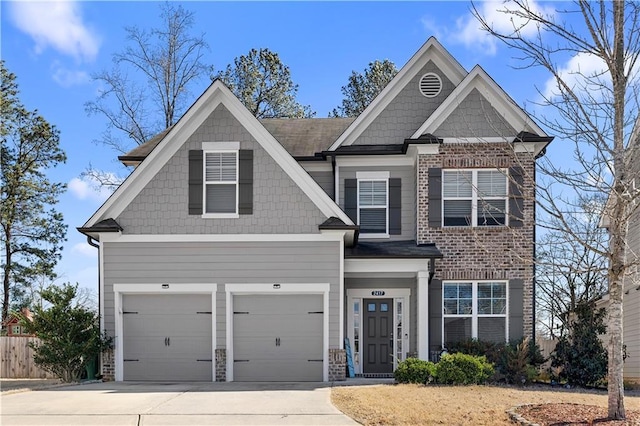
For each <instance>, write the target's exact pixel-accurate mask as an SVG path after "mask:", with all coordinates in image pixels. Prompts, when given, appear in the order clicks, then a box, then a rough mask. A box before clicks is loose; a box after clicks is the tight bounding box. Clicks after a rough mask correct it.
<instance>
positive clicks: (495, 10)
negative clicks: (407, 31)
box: [421, 0, 554, 56]
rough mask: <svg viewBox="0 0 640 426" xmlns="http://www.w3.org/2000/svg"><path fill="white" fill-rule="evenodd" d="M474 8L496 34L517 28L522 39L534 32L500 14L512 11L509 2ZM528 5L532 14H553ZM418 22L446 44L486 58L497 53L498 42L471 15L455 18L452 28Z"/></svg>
mask: <svg viewBox="0 0 640 426" xmlns="http://www.w3.org/2000/svg"><path fill="white" fill-rule="evenodd" d="M478 6H479V7H478V12H479V13H480V15H481V16H482V17H483V18H484V19H485V20H486V21H487V23H488V24H489V25H490V26H491V27H492V28H493V29H495V30H496V31H497V32H499V33H505V34H509V33H511V32H513V31H514V28H518V29H520V32H521V34H522V36H524V37H531V36H533V35H535V34H536V32H537V27H536V25H535V24H533V23H527V21H526V20H525V19H523V18H519V17H517V16H514V15H512V14H509V13H504V12H501V11H505V10H514V9H515V8H514V6H513V5H511V4H510V3H509V2H504V1H496V0H491V1H485V2H481V3H478ZM529 6H530V7H531V8H532V10H534V11H535V12H536V13H542V14H543V15H552V14H553V13H554V11H553V9H551V8H544V7H541V6H540V5H539V4H538V3H536V2H535V1H530V2H529ZM421 21H422V25H423V26H424V28H425V30H426V31H427V32H429V33H430V34H433V35H436V37H445V38H446V39H447V40H448V41H450V42H453V43H458V44H463V45H464V46H465V47H467V48H468V49H473V50H474V51H481V52H484V53H485V54H486V55H490V56H494V55H495V54H496V53H497V45H498V39H497V38H495V37H494V36H492V35H491V34H489V33H488V32H486V31H484V30H482V29H481V25H480V22H479V21H478V19H477V18H476V17H475V16H473V14H471V13H468V14H466V15H463V16H461V17H459V18H458V19H456V22H455V25H454V26H453V29H449V28H447V27H446V26H444V25H437V24H435V21H434V20H433V19H431V18H430V17H428V16H425V17H423V18H422V20H421Z"/></svg>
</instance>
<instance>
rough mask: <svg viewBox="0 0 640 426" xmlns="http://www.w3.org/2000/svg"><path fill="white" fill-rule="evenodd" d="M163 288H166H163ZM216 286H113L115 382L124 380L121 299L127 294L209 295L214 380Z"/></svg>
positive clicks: (214, 374)
mask: <svg viewBox="0 0 640 426" xmlns="http://www.w3.org/2000/svg"><path fill="white" fill-rule="evenodd" d="M163 286H168V287H166V288H163ZM217 291H218V285H217V284H173V283H154V284H123V283H119V284H113V293H114V309H113V311H114V315H115V318H114V319H115V334H116V335H115V339H114V340H115V342H114V347H115V350H114V357H115V360H114V361H115V367H116V368H115V380H116V381H117V382H121V381H122V380H124V348H123V341H122V337H123V335H124V334H123V333H124V330H123V321H122V297H123V296H124V295H127V294H205V295H206V294H210V295H211V321H212V324H211V357H212V359H213V362H212V363H211V378H212V381H215V380H216V363H215V356H216V338H217V336H216V293H217Z"/></svg>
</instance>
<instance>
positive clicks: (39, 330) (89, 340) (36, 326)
mask: <svg viewBox="0 0 640 426" xmlns="http://www.w3.org/2000/svg"><path fill="white" fill-rule="evenodd" d="M76 291H77V286H73V285H69V284H65V285H64V286H63V287H56V286H52V287H49V288H47V289H44V290H42V293H41V294H42V298H43V299H44V300H45V301H47V302H48V303H49V304H50V305H51V306H50V307H48V308H47V309H43V308H42V307H41V306H36V307H35V309H34V316H33V322H30V321H23V322H22V325H24V326H25V327H26V329H27V331H28V332H29V333H34V334H35V335H36V336H37V337H39V338H40V343H38V344H36V343H30V346H31V348H33V349H34V351H35V354H34V357H33V359H34V361H35V363H36V364H37V365H38V366H40V367H42V368H43V369H45V370H47V371H50V372H52V373H53V374H55V375H56V376H57V377H59V378H60V379H61V380H62V381H64V382H73V381H76V380H79V379H80V377H81V376H82V373H83V372H84V371H85V367H86V366H87V364H88V363H90V362H93V361H94V360H95V358H96V357H97V356H98V354H100V353H101V352H102V351H104V350H105V349H107V348H109V347H110V346H111V339H110V338H109V337H107V336H106V335H104V334H102V333H101V332H100V326H99V320H98V315H96V314H95V313H94V312H92V311H91V310H89V309H87V308H84V307H82V306H80V305H78V304H77V302H75V301H74V299H75V297H76Z"/></svg>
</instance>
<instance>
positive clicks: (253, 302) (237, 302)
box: [233, 294, 323, 315]
mask: <svg viewBox="0 0 640 426" xmlns="http://www.w3.org/2000/svg"><path fill="white" fill-rule="evenodd" d="M322 304H323V300H322V296H321V295H318V294H300V295H298V294H282V295H277V296H275V295H274V296H271V295H269V296H266V295H252V296H236V297H235V298H234V302H233V310H234V312H238V311H251V313H252V314H269V315H270V314H273V313H274V312H280V313H282V314H283V315H299V314H303V313H308V312H309V311H316V312H318V311H322ZM283 307H286V311H282V310H281V309H282V308H283Z"/></svg>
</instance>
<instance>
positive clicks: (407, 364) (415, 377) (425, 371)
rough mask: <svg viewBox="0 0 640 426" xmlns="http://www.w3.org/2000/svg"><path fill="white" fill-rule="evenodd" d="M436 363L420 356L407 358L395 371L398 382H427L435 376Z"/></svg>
mask: <svg viewBox="0 0 640 426" xmlns="http://www.w3.org/2000/svg"><path fill="white" fill-rule="evenodd" d="M435 374H436V365H435V364H434V363H432V362H430V361H424V360H421V359H418V358H407V359H406V360H404V361H402V362H401V363H400V364H398V368H397V369H396V371H394V372H393V376H394V377H395V379H396V381H397V382H398V383H427V382H429V381H430V378H433V377H435Z"/></svg>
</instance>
